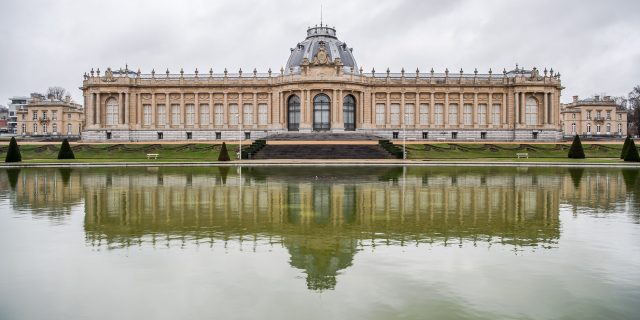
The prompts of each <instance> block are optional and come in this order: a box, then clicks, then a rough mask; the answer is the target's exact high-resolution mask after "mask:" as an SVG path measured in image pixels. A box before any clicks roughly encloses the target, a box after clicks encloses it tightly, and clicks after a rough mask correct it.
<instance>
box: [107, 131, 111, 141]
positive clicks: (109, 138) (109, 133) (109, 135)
mask: <svg viewBox="0 0 640 320" xmlns="http://www.w3.org/2000/svg"><path fill="white" fill-rule="evenodd" d="M107 140H111V132H107Z"/></svg>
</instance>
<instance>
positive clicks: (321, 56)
mask: <svg viewBox="0 0 640 320" xmlns="http://www.w3.org/2000/svg"><path fill="white" fill-rule="evenodd" d="M312 63H313V65H316V66H330V65H333V62H332V61H331V57H329V53H328V52H327V48H326V47H325V43H324V41H320V46H319V48H318V52H317V53H316V55H315V56H314V57H313V62H312Z"/></svg>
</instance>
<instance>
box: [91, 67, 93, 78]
mask: <svg viewBox="0 0 640 320" xmlns="http://www.w3.org/2000/svg"><path fill="white" fill-rule="evenodd" d="M93 74H94V72H93V68H91V77H92V78H93Z"/></svg>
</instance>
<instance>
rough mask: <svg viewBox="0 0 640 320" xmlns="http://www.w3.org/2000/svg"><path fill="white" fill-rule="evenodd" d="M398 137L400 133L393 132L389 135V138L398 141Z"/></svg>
mask: <svg viewBox="0 0 640 320" xmlns="http://www.w3.org/2000/svg"><path fill="white" fill-rule="evenodd" d="M399 136H400V133H399V132H398V131H394V132H392V133H391V137H392V138H393V139H398V137H399Z"/></svg>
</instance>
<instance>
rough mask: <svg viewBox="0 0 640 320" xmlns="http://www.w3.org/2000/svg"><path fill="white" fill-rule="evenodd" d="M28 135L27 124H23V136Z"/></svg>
mask: <svg viewBox="0 0 640 320" xmlns="http://www.w3.org/2000/svg"><path fill="white" fill-rule="evenodd" d="M26 133H27V124H26V123H23V124H22V134H26Z"/></svg>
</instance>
